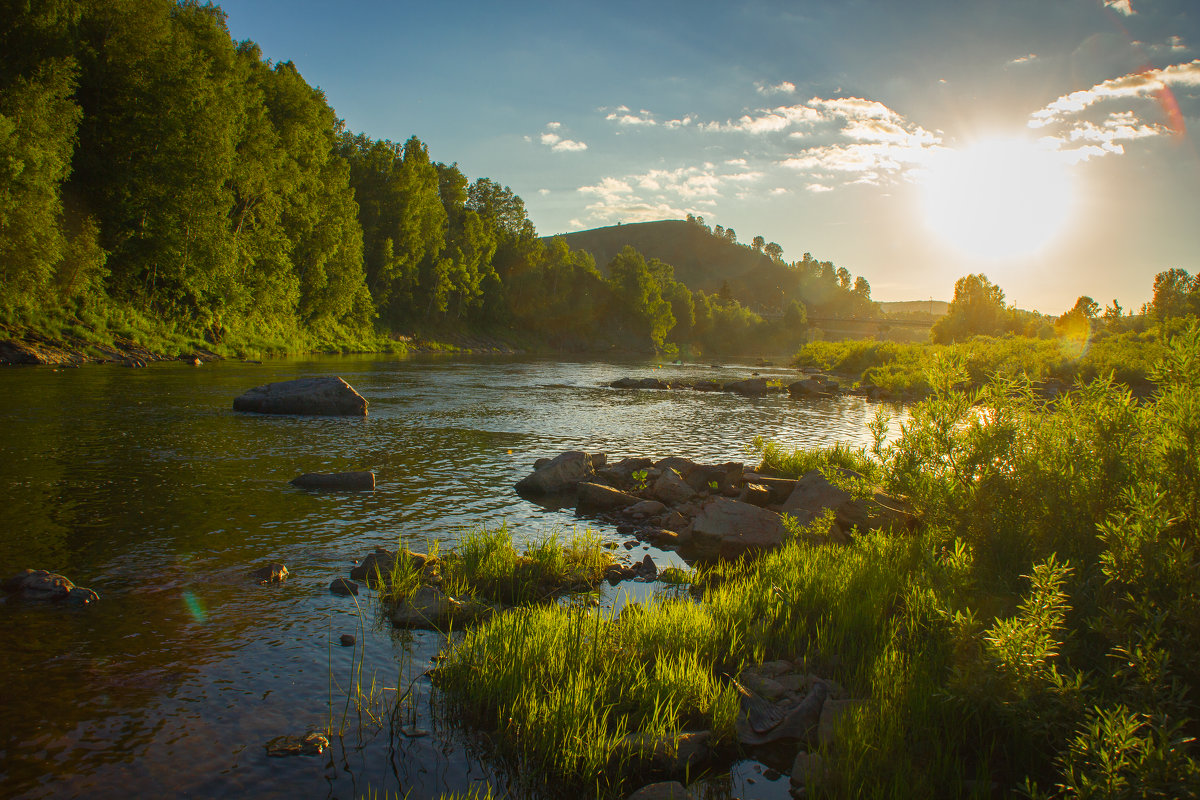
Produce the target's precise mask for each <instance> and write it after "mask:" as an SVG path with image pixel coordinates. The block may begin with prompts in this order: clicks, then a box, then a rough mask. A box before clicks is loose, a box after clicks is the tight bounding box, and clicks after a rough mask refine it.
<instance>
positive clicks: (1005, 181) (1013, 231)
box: [921, 137, 1074, 259]
mask: <svg viewBox="0 0 1200 800" xmlns="http://www.w3.org/2000/svg"><path fill="white" fill-rule="evenodd" d="M921 193H922V198H923V201H924V212H925V220H926V222H927V223H928V225H929V226H930V228H932V229H933V231H934V232H935V233H937V234H938V235H939V236H941V237H942V238H943V239H945V240H946V241H947V242H948V243H949V244H951V245H952V246H954V247H955V248H957V249H958V250H960V251H962V252H963V253H964V254H965V255H968V256H972V257H975V258H983V259H1007V258H1015V257H1020V256H1027V255H1032V254H1034V253H1037V252H1038V251H1039V250H1041V249H1042V248H1044V247H1045V246H1046V245H1048V244H1050V243H1051V242H1052V241H1053V240H1054V238H1055V237H1056V236H1057V235H1058V234H1060V233H1061V232H1062V231H1063V229H1064V227H1065V226H1066V223H1067V220H1068V219H1069V217H1070V214H1071V208H1072V205H1073V200H1074V189H1073V186H1072V181H1071V175H1070V173H1069V172H1068V170H1067V168H1066V165H1065V164H1064V163H1063V161H1062V160H1061V158H1060V157H1058V156H1057V155H1056V153H1055V152H1054V151H1053V150H1050V149H1047V148H1046V147H1044V146H1042V145H1039V144H1038V143H1037V142H1033V141H1030V140H1028V139H1022V138H1016V137H1011V138H995V139H988V140H984V141H980V142H977V143H975V144H973V145H971V146H969V147H967V148H966V149H963V150H943V151H941V152H940V153H938V154H937V155H936V156H934V157H933V158H932V159H931V160H930V162H929V163H928V165H927V168H926V169H925V170H924V171H923V174H922V178H921Z"/></svg>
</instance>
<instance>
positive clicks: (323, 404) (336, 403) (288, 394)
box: [233, 377, 367, 417]
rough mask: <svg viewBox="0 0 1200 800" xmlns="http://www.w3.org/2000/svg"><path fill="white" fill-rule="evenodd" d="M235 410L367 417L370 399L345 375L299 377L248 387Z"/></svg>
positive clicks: (235, 400) (236, 401) (235, 399)
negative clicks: (341, 376) (343, 377)
mask: <svg viewBox="0 0 1200 800" xmlns="http://www.w3.org/2000/svg"><path fill="white" fill-rule="evenodd" d="M233 410H234V411H251V412H255V413H258V414H307V415H317V416H331V417H365V416H366V415H367V401H366V400H365V399H364V398H363V396H362V395H360V394H359V393H358V392H356V391H354V389H353V388H352V387H351V386H350V384H348V383H346V382H345V381H344V380H342V379H341V378H335V377H324V378H297V379H296V380H293V381H281V382H278V383H268V384H266V385H264V386H255V387H254V388H253V389H248V390H247V391H246V392H245V393H244V394H242V395H241V396H240V397H237V398H234V401H233Z"/></svg>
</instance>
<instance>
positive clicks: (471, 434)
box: [0, 357, 874, 798]
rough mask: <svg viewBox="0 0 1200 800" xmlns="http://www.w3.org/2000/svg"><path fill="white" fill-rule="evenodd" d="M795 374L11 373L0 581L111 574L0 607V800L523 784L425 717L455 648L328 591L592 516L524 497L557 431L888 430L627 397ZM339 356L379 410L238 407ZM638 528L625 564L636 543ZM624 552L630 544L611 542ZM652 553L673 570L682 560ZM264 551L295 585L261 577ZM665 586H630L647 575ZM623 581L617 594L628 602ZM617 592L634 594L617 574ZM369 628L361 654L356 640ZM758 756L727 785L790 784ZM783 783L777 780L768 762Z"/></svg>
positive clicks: (542, 366)
mask: <svg viewBox="0 0 1200 800" xmlns="http://www.w3.org/2000/svg"><path fill="white" fill-rule="evenodd" d="M754 371H757V372H760V373H761V374H762V375H763V376H765V377H781V378H791V379H794V378H793V377H792V376H793V375H794V373H791V372H789V371H788V370H786V369H782V368H754V367H751V366H748V365H736V364H731V365H725V366H722V367H712V366H709V365H694V366H675V365H669V364H660V365H656V364H651V363H647V362H626V363H617V362H612V363H608V362H586V363H581V362H564V361H553V360H538V359H530V358H523V357H497V358H455V359H433V358H430V359H424V360H421V359H414V360H396V359H381V358H380V357H339V358H317V359H311V358H310V359H304V360H299V359H297V360H283V361H274V362H269V363H266V364H244V363H238V362H219V363H213V364H205V365H204V366H201V367H193V366H190V365H184V364H181V363H168V364H154V365H151V366H150V367H148V368H146V369H126V368H121V367H116V366H88V367H84V368H81V369H64V370H52V369H49V368H16V369H7V370H5V371H3V372H2V373H0V389H2V391H0V520H2V523H0V577H4V576H7V575H9V574H12V573H14V572H16V571H18V570H20V569H22V568H26V567H30V568H35V569H49V570H51V571H53V572H59V573H61V574H64V575H66V576H67V577H69V578H71V579H72V580H73V581H74V582H75V583H76V584H79V585H82V586H87V587H90V588H93V589H95V590H96V591H97V592H99V594H100V597H101V599H100V600H99V602H97V603H93V604H92V605H90V606H87V607H83V608H71V607H66V606H65V605H59V604H36V603H18V602H5V603H2V604H0V642H2V643H3V644H2V646H0V786H2V787H3V788H2V789H0V795H3V796H11V797H28V798H70V797H88V798H104V797H121V798H126V797H140V796H151V795H152V796H158V797H164V796H166V797H254V798H264V797H288V798H294V797H337V798H352V797H361V796H364V795H367V796H378V797H382V796H385V795H389V794H390V795H392V796H405V793H408V796H409V797H412V798H422V797H437V796H438V795H439V794H441V793H443V792H450V791H458V792H465V791H468V790H471V789H473V788H475V789H477V788H479V787H483V786H486V785H493V786H495V787H497V788H501V789H502V788H503V786H504V777H503V775H502V774H500V773H499V772H497V771H496V768H495V767H494V766H493V765H492V764H491V763H490V762H489V760H488V759H487V757H486V746H485V745H484V740H483V738H482V737H481V736H480V735H479V734H478V733H476V732H472V731H469V730H461V729H458V728H456V727H455V726H454V725H453V724H452V722H450V721H447V720H445V719H443V718H440V717H439V716H438V715H437V714H434V713H431V711H430V709H431V707H432V704H431V699H430V686H429V683H428V679H427V678H422V677H420V674H421V673H422V672H423V671H424V670H425V669H427V668H428V667H429V666H430V663H431V662H430V659H431V658H432V657H433V656H434V655H435V654H436V653H437V651H438V649H439V648H440V647H441V646H442V644H443V643H444V637H441V636H440V635H438V634H435V633H427V632H413V633H409V632H403V631H395V630H393V629H392V628H391V626H390V624H388V623H387V622H386V621H381V620H380V619H379V618H378V616H377V615H376V614H375V612H374V608H373V603H372V593H371V592H370V591H369V590H368V589H366V587H363V592H362V594H360V595H359V597H358V602H357V604H356V603H355V601H354V599H352V598H346V597H339V596H335V595H333V594H331V593H330V592H329V591H328V588H327V587H328V585H329V583H330V581H331V580H332V579H333V578H335V577H340V576H345V575H347V574H348V570H349V569H350V567H351V566H353V564H354V562H355V561H356V560H357V559H360V558H362V557H363V556H364V555H365V554H366V553H368V552H370V551H371V550H372V549H373V548H374V547H375V546H377V545H383V546H388V547H393V548H394V547H395V546H396V544H397V542H401V543H403V544H404V545H405V546H409V547H412V548H413V549H418V550H421V549H424V548H425V547H427V546H428V543H429V542H431V541H437V542H438V543H439V544H440V546H441V547H442V549H443V550H444V549H446V548H449V547H452V546H453V543H454V540H455V539H456V537H457V536H458V535H459V533H460V532H461V531H462V530H463V529H464V528H467V527H471V526H477V525H480V524H487V525H496V524H499V523H501V522H507V523H508V524H509V526H510V527H511V528H513V529H514V530H515V531H516V533H517V536H518V538H522V537H539V536H544V535H546V534H547V533H549V532H551V531H553V530H560V531H569V530H570V529H571V528H572V527H573V526H576V525H582V524H589V525H590V526H591V527H592V528H593V529H595V530H598V531H599V532H600V533H601V535H602V536H603V537H605V538H606V539H609V540H612V541H624V540H625V539H627V538H628V537H626V536H621V535H619V534H618V533H617V532H616V531H615V530H614V529H613V528H612V527H611V526H605V525H599V524H596V523H594V522H593V523H586V522H583V521H580V520H577V519H575V518H574V517H573V516H572V515H571V514H570V512H569V511H552V510H546V509H543V508H540V507H538V506H536V505H533V504H531V503H527V502H525V501H522V500H521V499H519V498H518V497H517V496H516V494H515V493H514V491H513V490H512V486H513V484H514V483H515V482H516V481H517V480H519V479H520V478H521V477H523V476H524V475H526V474H528V472H529V471H530V467H531V465H532V462H533V461H534V459H536V458H539V457H542V456H554V455H557V454H558V453H560V452H562V451H564V450H573V449H582V450H587V451H589V452H597V451H602V452H606V453H608V455H609V458H610V460H616V459H620V458H622V457H625V456H650V457H661V456H667V455H684V456H687V457H690V458H693V459H695V460H697V461H706V460H708V461H731V460H745V461H747V462H749V461H752V460H753V456H752V455H751V454H750V452H749V450H748V445H749V443H750V442H751V440H752V439H753V438H754V437H755V436H757V435H761V436H764V437H766V438H768V439H773V440H775V441H778V442H782V443H785V444H787V445H789V446H795V447H799V446H816V445H829V444H833V443H834V442H844V443H850V444H855V445H861V444H866V443H867V442H868V441H869V434H868V433H867V429H866V424H867V422H868V421H869V420H870V419H871V417H872V415H873V414H874V407H873V405H872V404H870V403H868V402H867V401H865V400H863V399H861V398H856V397H844V398H835V399H826V400H804V401H793V400H790V399H788V398H787V397H786V396H779V395H775V396H770V397H766V398H761V399H747V398H742V397H738V396H735V395H728V394H723V393H699V392H669V393H668V392H653V391H621V390H615V389H610V388H607V387H606V386H605V384H606V383H608V382H609V381H612V380H614V379H616V378H618V377H622V376H625V375H632V376H635V377H645V376H659V377H664V378H670V377H703V378H710V379H716V380H733V379H738V378H745V377H749V375H750V373H751V372H754ZM313 375H340V376H342V377H343V378H345V379H346V380H347V381H348V382H349V383H350V384H351V385H352V386H354V387H355V388H356V389H358V391H359V392H360V393H361V394H362V395H363V396H364V397H366V398H367V400H368V401H369V402H370V413H369V415H368V416H367V417H366V418H365V419H351V418H323V417H271V416H262V415H253V414H240V413H235V412H234V411H232V400H233V398H234V397H235V396H237V395H238V394H240V393H241V392H243V391H244V390H246V389H247V388H250V387H252V386H256V385H260V384H263V383H267V382H271V381H280V380H288V379H291V378H296V377H302V376H313ZM354 469H371V470H374V471H375V472H376V476H377V485H378V486H377V489H376V490H375V491H374V492H369V493H348V494H334V493H326V494H316V493H308V492H303V491H300V490H297V489H294V488H292V487H291V486H289V485H288V481H289V480H291V479H292V478H293V477H295V476H296V475H299V474H300V473H303V472H335V471H345V470H354ZM644 549H645V548H643V547H642V546H641V545H639V546H638V547H636V548H635V549H633V551H632V555H633V556H634V557H636V558H637V559H640V558H641V557H642V555H643V554H644ZM617 552H619V553H625V552H626V551H625V550H618V551H617ZM649 552H650V553H651V554H652V555H653V556H654V558H655V559H656V561H657V562H658V563H659V565H660V566H663V565H666V564H671V563H678V561H679V557H678V556H677V555H676V554H674V553H666V552H662V551H659V550H656V549H650V550H649ZM270 561H281V562H283V563H284V564H286V565H287V567H288V569H289V570H290V572H291V577H290V578H289V580H287V581H286V582H285V583H283V584H281V585H275V586H257V585H255V584H254V583H253V582H252V581H251V580H250V579H249V578H248V572H249V570H250V569H252V568H254V567H256V566H261V565H263V564H265V563H267V562H270ZM649 586H650V585H648V584H633V585H627V586H623V587H621V588H622V591H623V592H628V593H632V594H633V595H635V596H637V595H638V593H639V592H640V593H642V594H644V593H645V592H647V591H649V588H648V587H649ZM622 596H624V595H623V594H622ZM605 602H606V603H613V602H619V600H618V599H616V598H615V597H614V594H613V592H612V591H610V592H609V594H608V595H606V598H605ZM342 633H352V634H354V635H355V636H356V637H357V640H358V642H357V645H356V646H355V647H342V646H341V645H340V644H339V643H338V639H339V635H340V634H342ZM360 664H361V675H362V676H363V679H364V683H366V684H368V685H369V683H370V679H371V678H372V677H374V678H375V679H376V680H377V685H378V686H379V687H380V688H381V691H380V693H379V696H383V697H386V698H389V699H390V698H392V697H394V696H395V692H394V690H395V688H396V687H397V686H399V687H400V688H401V690H403V689H405V688H407V687H409V686H410V685H411V687H412V694H411V695H410V697H411V698H412V701H413V709H412V710H411V711H410V712H409V713H411V714H415V717H412V718H408V719H407V722H406V724H407V725H410V726H413V725H415V729H410V730H409V733H413V734H417V735H411V736H406V735H394V734H393V732H392V730H391V728H390V726H389V725H388V724H386V722H385V723H384V724H382V725H379V724H375V723H374V722H373V721H372V720H371V719H370V717H364V716H360V715H358V714H356V713H355V712H354V710H353V708H352V707H351V710H350V711H349V713H347V712H346V711H345V709H346V697H347V693H346V687H347V686H348V685H349V684H350V675H351V672H352V670H354V669H357V666H356V665H360ZM331 720H332V725H333V727H334V728H335V729H344V730H345V733H344V735H343V736H342V737H341V738H336V737H335V739H334V744H333V746H332V747H331V748H330V749H329V750H328V751H327V752H326V753H325V754H324V755H322V756H320V757H303V756H299V757H291V758H269V757H267V755H266V750H265V747H264V745H265V744H266V742H267V741H269V740H271V739H272V738H274V737H277V736H281V735H286V734H303V733H304V732H306V731H309V730H322V729H325V728H326V727H328V726H329V725H330V723H331ZM761 772H762V765H758V764H755V763H753V762H743V763H742V764H740V765H738V767H737V768H736V769H735V770H734V772H733V774H731V776H729V777H724V778H718V779H716V780H715V783H714V784H713V785H714V786H715V787H716V788H714V789H713V790H712V792H710V795H711V796H713V797H716V796H729V795H739V796H742V797H745V798H750V797H786V785H787V778H786V776H784V777H783V778H782V781H780V780H777V779H776V780H770V779H769V777H768V779H764V778H762V776H761V774H760V773H761ZM768 775H769V774H768Z"/></svg>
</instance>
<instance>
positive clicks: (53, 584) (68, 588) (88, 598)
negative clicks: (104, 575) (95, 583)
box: [0, 569, 100, 606]
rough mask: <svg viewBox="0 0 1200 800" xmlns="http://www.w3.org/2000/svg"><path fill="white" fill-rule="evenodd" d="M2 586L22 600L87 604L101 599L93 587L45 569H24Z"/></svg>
mask: <svg viewBox="0 0 1200 800" xmlns="http://www.w3.org/2000/svg"><path fill="white" fill-rule="evenodd" d="M0 588H3V589H4V591H6V592H11V593H12V594H15V595H16V596H17V597H20V598H21V599H22V600H69V601H70V602H72V603H75V604H77V605H81V606H85V605H87V604H88V603H91V602H93V601H95V600H99V599H100V595H98V594H96V593H95V592H94V591H92V590H91V589H85V588H83V587H82V586H76V585H75V584H73V583H71V581H70V580H69V579H68V578H65V577H63V576H62V575H57V574H55V573H53V572H49V571H48V570H44V569H26V570H22V571H21V572H18V573H17V574H16V575H13V576H12V577H10V578H7V579H5V580H4V582H3V584H0Z"/></svg>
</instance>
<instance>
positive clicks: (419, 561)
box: [350, 547, 431, 583]
mask: <svg viewBox="0 0 1200 800" xmlns="http://www.w3.org/2000/svg"><path fill="white" fill-rule="evenodd" d="M397 561H405V562H406V563H407V564H410V565H412V566H414V567H416V568H417V569H425V568H426V567H427V566H428V565H429V564H430V563H431V562H430V559H429V556H427V555H425V554H424V553H414V552H413V551H412V550H401V551H400V552H398V553H397V552H392V551H391V550H388V549H386V548H383V547H376V548H375V550H374V552H371V553H367V555H366V557H365V558H363V560H362V561H361V562H359V563H358V564H357V565H356V566H354V567H353V568H352V569H351V570H350V577H351V578H353V579H354V580H356V581H367V582H368V583H372V582H374V581H376V580H379V579H382V580H383V581H384V583H387V582H388V580H389V579H390V578H391V575H392V570H393V568H394V567H395V566H396V562H397Z"/></svg>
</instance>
